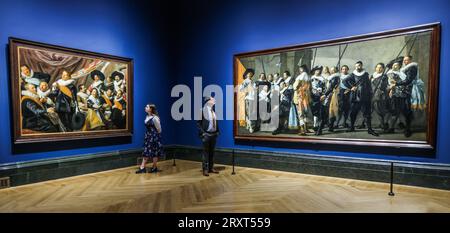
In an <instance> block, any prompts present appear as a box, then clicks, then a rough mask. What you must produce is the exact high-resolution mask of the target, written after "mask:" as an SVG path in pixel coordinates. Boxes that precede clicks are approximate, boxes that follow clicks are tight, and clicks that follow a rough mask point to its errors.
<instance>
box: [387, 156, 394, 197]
mask: <svg viewBox="0 0 450 233" xmlns="http://www.w3.org/2000/svg"><path fill="white" fill-rule="evenodd" d="M390 186H391V187H390V191H389V193H388V195H389V196H395V193H394V191H393V188H394V187H393V186H394V162H391V185H390Z"/></svg>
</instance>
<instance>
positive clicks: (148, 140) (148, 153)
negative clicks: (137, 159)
mask: <svg viewBox="0 0 450 233" xmlns="http://www.w3.org/2000/svg"><path fill="white" fill-rule="evenodd" d="M154 118H155V116H152V117H151V118H150V119H149V120H147V121H145V127H146V128H147V132H145V136H144V152H143V153H142V156H145V157H150V158H153V157H160V156H162V155H163V146H162V144H161V134H160V133H158V129H157V128H156V126H155V121H154V120H155V119H154Z"/></svg>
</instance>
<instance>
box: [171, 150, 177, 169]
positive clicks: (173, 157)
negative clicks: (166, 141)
mask: <svg viewBox="0 0 450 233" xmlns="http://www.w3.org/2000/svg"><path fill="white" fill-rule="evenodd" d="M176 153H177V150H176V149H175V150H174V151H173V155H172V159H173V164H172V166H174V167H175V166H177V165H176V164H175V154H176Z"/></svg>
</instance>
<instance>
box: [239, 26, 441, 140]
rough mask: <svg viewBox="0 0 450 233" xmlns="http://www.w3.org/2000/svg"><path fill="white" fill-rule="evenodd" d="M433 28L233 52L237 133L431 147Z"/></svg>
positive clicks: (260, 137)
mask: <svg viewBox="0 0 450 233" xmlns="http://www.w3.org/2000/svg"><path fill="white" fill-rule="evenodd" d="M437 33H438V32H437V27H436V25H434V26H432V27H428V28H425V29H422V28H420V30H410V31H408V30H405V31H400V32H397V33H395V32H394V33H384V34H383V35H376V34H375V35H371V36H362V37H355V38H350V39H348V40H346V39H343V40H336V41H329V42H324V43H312V44H309V45H308V44H307V45H304V46H298V47H296V46H294V47H289V48H282V49H272V50H266V51H258V52H250V53H243V54H239V55H236V56H235V60H234V71H235V72H234V76H235V78H234V80H235V85H236V86H237V94H236V98H235V99H236V100H235V106H236V107H235V109H236V119H237V120H236V121H235V129H234V136H235V138H237V139H251V140H275V141H284V140H290V141H294V142H301V141H303V140H312V141H314V140H315V141H316V142H321V140H323V141H322V142H324V141H325V142H326V141H327V142H342V143H344V144H345V143H349V142H368V143H370V142H380V143H382V145H389V143H394V144H395V146H398V145H401V144H402V143H409V144H410V145H418V146H419V147H420V146H423V145H427V146H430V145H432V144H433V141H434V139H433V138H434V134H435V119H434V118H435V105H436V103H435V99H436V89H437V81H436V79H437V72H436V69H437V67H438V64H434V63H438V59H437V58H436V56H438V55H437V54H435V53H436V52H435V49H434V48H435V47H436V46H438V45H437V43H438V42H437V41H436V38H438V37H437ZM260 109H264V110H266V109H267V111H261V110H260ZM274 117H277V118H278V121H271V119H272V118H274Z"/></svg>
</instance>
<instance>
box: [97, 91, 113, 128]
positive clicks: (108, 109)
mask: <svg viewBox="0 0 450 233" xmlns="http://www.w3.org/2000/svg"><path fill="white" fill-rule="evenodd" d="M100 103H101V105H102V109H103V114H104V116H105V120H106V121H110V120H111V113H112V107H113V105H114V95H113V90H112V89H106V91H104V92H103V94H102V96H101V98H100Z"/></svg>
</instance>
